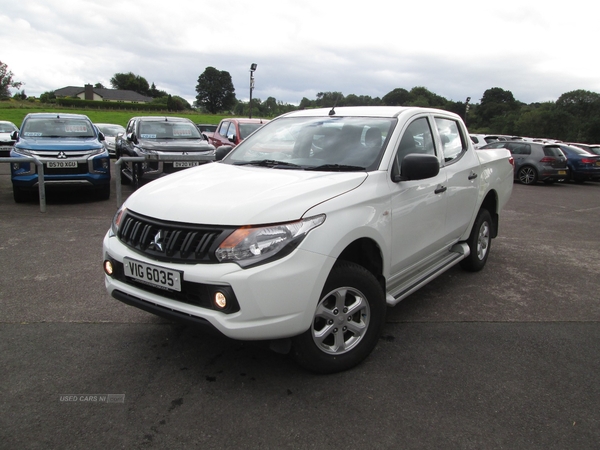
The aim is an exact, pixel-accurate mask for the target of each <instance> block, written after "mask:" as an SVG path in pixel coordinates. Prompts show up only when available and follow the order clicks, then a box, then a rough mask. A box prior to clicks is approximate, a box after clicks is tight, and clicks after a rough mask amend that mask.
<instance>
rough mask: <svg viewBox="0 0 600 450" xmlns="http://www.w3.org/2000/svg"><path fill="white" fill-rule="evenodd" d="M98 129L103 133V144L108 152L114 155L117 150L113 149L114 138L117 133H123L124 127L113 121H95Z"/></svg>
mask: <svg viewBox="0 0 600 450" xmlns="http://www.w3.org/2000/svg"><path fill="white" fill-rule="evenodd" d="M94 125H96V127H98V130H100V131H101V132H102V134H103V135H104V146H105V147H106V150H107V151H108V154H109V155H110V156H112V157H115V156H116V154H117V152H116V150H115V139H116V137H117V135H118V134H119V133H121V134H124V133H125V127H124V126H122V125H117V124H115V123H95V124H94Z"/></svg>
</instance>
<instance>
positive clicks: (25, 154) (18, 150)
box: [13, 147, 32, 156]
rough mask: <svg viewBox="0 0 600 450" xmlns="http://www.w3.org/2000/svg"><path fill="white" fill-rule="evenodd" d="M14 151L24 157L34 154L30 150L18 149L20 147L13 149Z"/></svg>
mask: <svg viewBox="0 0 600 450" xmlns="http://www.w3.org/2000/svg"><path fill="white" fill-rule="evenodd" d="M13 150H14V152H15V153H18V154H19V155H24V156H31V155H32V153H31V151H29V150H26V149H24V148H18V147H13Z"/></svg>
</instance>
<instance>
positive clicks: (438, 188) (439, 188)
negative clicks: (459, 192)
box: [433, 184, 448, 194]
mask: <svg viewBox="0 0 600 450" xmlns="http://www.w3.org/2000/svg"><path fill="white" fill-rule="evenodd" d="M446 189H448V188H447V187H446V186H442V185H441V184H438V187H437V188H436V190H435V191H433V192H434V193H435V194H441V193H442V192H446Z"/></svg>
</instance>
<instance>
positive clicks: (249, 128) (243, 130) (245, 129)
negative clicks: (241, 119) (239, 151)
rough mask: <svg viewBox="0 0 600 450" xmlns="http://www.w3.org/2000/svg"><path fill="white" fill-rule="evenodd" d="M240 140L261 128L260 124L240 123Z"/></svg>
mask: <svg viewBox="0 0 600 450" xmlns="http://www.w3.org/2000/svg"><path fill="white" fill-rule="evenodd" d="M239 125H240V139H246V138H247V137H248V136H249V135H251V134H252V133H253V132H255V131H256V130H258V129H259V128H260V127H262V126H263V124H262V123H240V124H239Z"/></svg>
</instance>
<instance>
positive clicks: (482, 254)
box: [460, 209, 493, 272]
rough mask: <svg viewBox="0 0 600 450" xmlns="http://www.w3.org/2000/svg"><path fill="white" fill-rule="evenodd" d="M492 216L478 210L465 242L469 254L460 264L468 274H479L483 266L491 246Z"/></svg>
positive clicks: (487, 212)
mask: <svg viewBox="0 0 600 450" xmlns="http://www.w3.org/2000/svg"><path fill="white" fill-rule="evenodd" d="M492 227H493V224H492V216H491V215H490V213H489V211H488V210H487V209H480V210H479V213H477V218H476V219H475V223H474V224H473V229H472V230H471V235H470V236H469V239H468V240H467V244H468V245H469V249H470V250H471V253H470V254H469V256H467V257H466V258H465V259H463V260H462V261H461V262H460V266H461V267H462V268H463V269H464V270H468V271H469V272H479V271H480V270H481V269H483V267H484V266H485V263H486V262H487V259H488V256H489V254H490V246H491V244H492Z"/></svg>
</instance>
